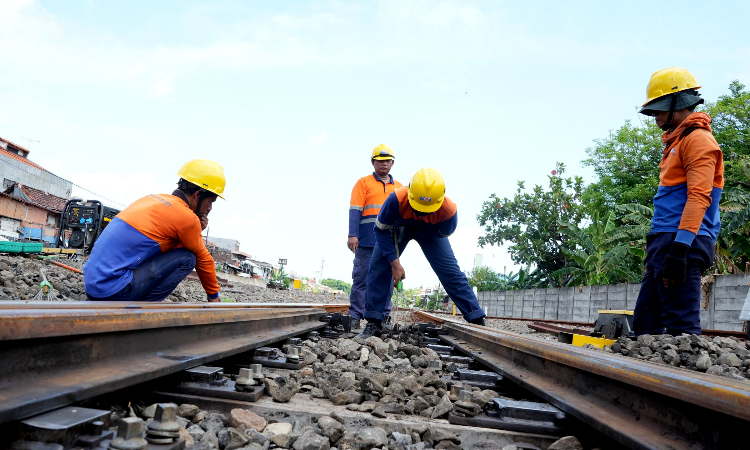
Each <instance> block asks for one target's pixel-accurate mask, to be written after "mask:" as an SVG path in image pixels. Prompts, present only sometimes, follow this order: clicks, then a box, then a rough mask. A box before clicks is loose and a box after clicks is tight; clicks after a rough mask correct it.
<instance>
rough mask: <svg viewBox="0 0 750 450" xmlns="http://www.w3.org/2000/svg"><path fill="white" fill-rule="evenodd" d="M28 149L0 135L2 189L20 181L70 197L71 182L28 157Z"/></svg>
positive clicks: (47, 191)
mask: <svg viewBox="0 0 750 450" xmlns="http://www.w3.org/2000/svg"><path fill="white" fill-rule="evenodd" d="M29 153H30V151H29V150H28V149H26V148H24V147H21V146H20V145H18V144H15V143H13V142H11V141H9V140H7V139H5V138H3V137H0V177H2V182H3V185H2V190H5V189H7V188H8V187H10V186H11V185H13V184H16V183H21V184H23V185H24V186H29V187H32V188H34V189H39V190H40V191H42V192H46V193H49V194H51V195H54V196H56V197H61V198H65V199H67V198H70V193H71V191H72V190H73V183H71V182H70V181H68V180H66V179H64V178H61V177H58V176H57V175H55V174H53V173H52V172H50V171H49V170H47V169H45V168H44V167H42V166H40V165H39V164H37V163H35V162H33V161H31V160H30V159H29Z"/></svg>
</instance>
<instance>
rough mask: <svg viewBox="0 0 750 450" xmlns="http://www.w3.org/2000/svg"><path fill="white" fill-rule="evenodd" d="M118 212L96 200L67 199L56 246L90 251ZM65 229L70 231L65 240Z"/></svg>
mask: <svg viewBox="0 0 750 450" xmlns="http://www.w3.org/2000/svg"><path fill="white" fill-rule="evenodd" d="M119 212H120V211H119V210H117V209H114V208H110V207H109V206H104V205H103V204H102V202H100V201H98V200H86V201H84V200H82V199H78V198H73V199H70V200H68V201H67V202H66V203H65V207H64V208H63V213H62V217H61V219H60V231H59V232H58V234H57V241H56V244H57V247H59V248H72V249H80V250H83V251H84V252H85V253H88V252H90V251H91V249H92V248H93V247H94V242H96V240H97V239H98V238H99V236H100V235H101V234H102V231H104V229H105V228H106V227H107V225H109V223H110V222H111V221H112V219H114V217H115V216H116V215H117V214H118V213H119ZM66 230H70V231H71V233H70V237H69V238H68V239H67V241H66V240H65V238H64V236H65V231H66Z"/></svg>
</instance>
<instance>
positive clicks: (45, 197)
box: [18, 183, 67, 212]
mask: <svg viewBox="0 0 750 450" xmlns="http://www.w3.org/2000/svg"><path fill="white" fill-rule="evenodd" d="M18 187H20V188H21V189H22V190H23V191H24V193H25V194H26V195H27V196H28V197H29V198H30V199H31V201H32V202H34V203H36V204H37V205H39V206H43V207H44V208H47V209H52V210H54V211H59V212H62V210H63V208H64V207H65V203H66V202H67V200H66V199H64V198H62V197H58V196H56V195H52V194H48V193H47V192H44V191H41V190H39V189H36V188H33V187H29V186H25V185H23V184H20V183H18Z"/></svg>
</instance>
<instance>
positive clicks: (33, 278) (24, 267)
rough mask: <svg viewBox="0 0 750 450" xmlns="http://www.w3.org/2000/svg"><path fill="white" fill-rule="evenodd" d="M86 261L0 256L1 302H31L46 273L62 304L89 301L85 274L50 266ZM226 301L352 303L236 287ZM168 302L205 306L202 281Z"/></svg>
mask: <svg viewBox="0 0 750 450" xmlns="http://www.w3.org/2000/svg"><path fill="white" fill-rule="evenodd" d="M87 259H88V258H87V257H81V256H76V257H74V258H70V259H69V258H66V257H57V258H53V257H45V259H40V258H39V257H38V256H32V255H28V256H21V255H0V300H32V299H33V298H34V296H35V295H36V294H37V293H38V292H39V290H40V286H39V285H40V283H41V282H42V275H41V272H40V269H42V270H44V273H45V275H46V277H47V281H49V283H50V284H51V285H52V289H54V291H55V294H56V297H57V298H56V299H57V300H61V301H71V300H88V298H87V297H86V292H85V290H84V287H83V274H80V273H77V272H74V271H72V270H69V269H65V268H63V267H59V266H57V265H54V264H52V263H51V261H53V260H54V261H58V262H60V263H63V264H65V265H66V266H70V267H73V268H75V269H78V270H83V266H84V265H85V264H86V260H87ZM221 297H222V298H223V299H231V300H233V301H235V302H240V303H329V304H330V303H349V299H348V298H346V297H344V298H341V297H337V298H333V296H332V295H330V294H319V293H313V292H303V291H299V290H287V291H279V290H275V289H268V288H265V287H262V286H253V285H247V284H241V283H234V285H233V286H232V287H229V288H224V289H223V290H222V292H221ZM164 301H165V302H205V301H207V298H206V292H205V291H204V290H203V287H202V286H201V284H200V282H199V281H196V280H190V279H185V280H183V281H182V282H181V283H180V284H179V285H178V286H177V288H176V289H175V290H174V292H172V294H171V295H170V296H169V297H167V298H166V299H165V300H164Z"/></svg>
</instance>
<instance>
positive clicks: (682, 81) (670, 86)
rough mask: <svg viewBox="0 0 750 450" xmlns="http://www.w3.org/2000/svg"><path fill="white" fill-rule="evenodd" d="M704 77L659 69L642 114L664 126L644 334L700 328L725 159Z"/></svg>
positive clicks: (639, 322) (638, 319) (637, 326)
mask: <svg viewBox="0 0 750 450" xmlns="http://www.w3.org/2000/svg"><path fill="white" fill-rule="evenodd" d="M699 88H700V86H699V85H698V81H697V80H696V79H695V77H694V76H693V74H692V73H690V72H689V71H688V70H686V69H682V68H679V67H670V68H668V69H663V70H660V71H658V72H655V73H654V74H653V75H651V80H650V81H649V83H648V87H647V89H646V94H647V100H646V103H645V104H644V105H643V108H642V109H641V111H640V112H641V113H642V114H645V115H648V116H651V117H654V119H655V120H656V125H657V126H658V127H659V128H661V129H662V130H664V134H663V135H662V137H661V140H662V142H664V155H663V157H662V160H661V163H660V164H659V168H660V173H659V189H658V191H657V192H656V196H655V197H654V216H653V218H652V219H651V232H650V233H649V234H648V235H647V237H646V250H647V255H646V273H645V275H644V277H643V282H642V284H641V290H640V292H639V294H638V300H637V301H636V305H635V311H634V314H633V331H634V332H635V333H636V334H637V335H641V334H662V333H664V332H665V331H666V332H667V333H669V334H673V335H679V334H682V333H689V334H700V333H701V324H700V298H701V275H702V274H703V272H704V271H706V269H708V268H709V267H710V266H711V264H712V263H713V256H714V244H715V243H716V238H717V236H718V235H719V229H720V228H721V221H720V219H719V202H720V201H721V193H722V189H723V188H724V160H723V157H722V151H721V148H720V147H719V144H718V143H717V142H716V139H714V136H713V134H712V131H711V125H710V124H711V118H710V117H709V116H708V114H706V113H703V112H695V108H696V107H697V106H698V105H699V104H701V103H703V99H702V98H701V97H700V94H699V93H698V89H699Z"/></svg>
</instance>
